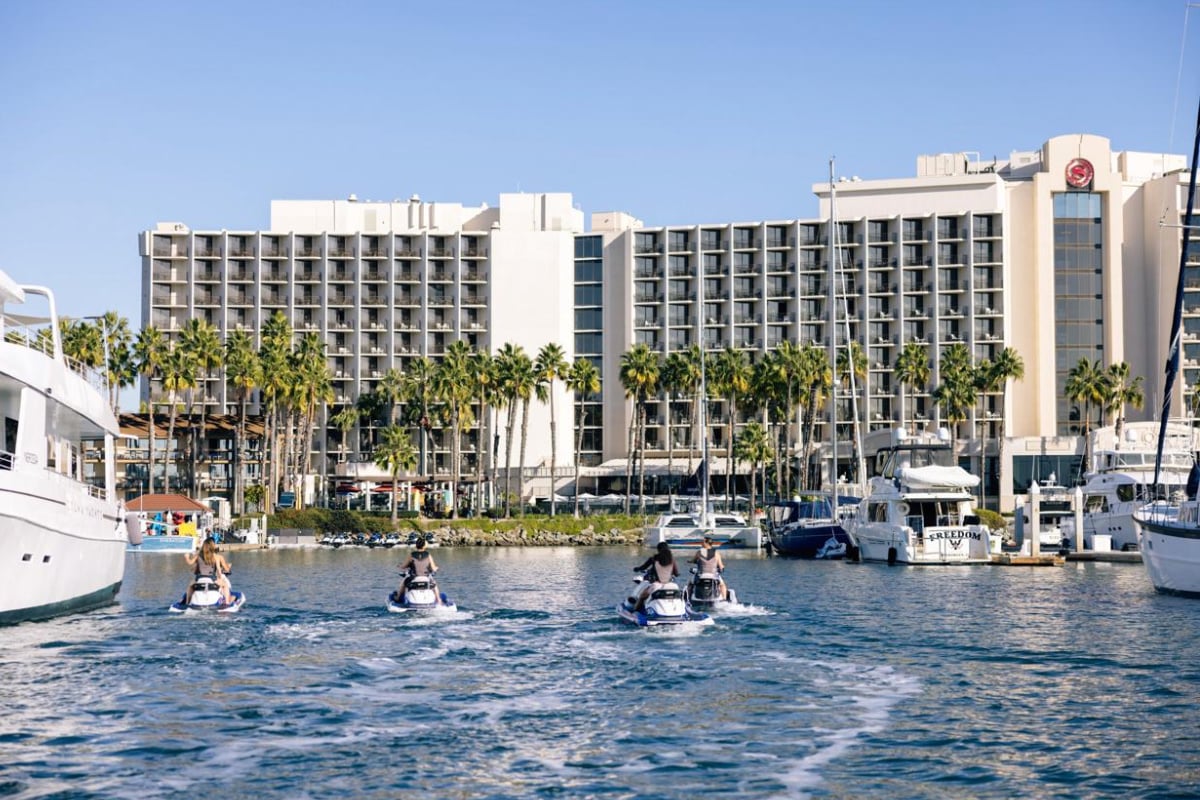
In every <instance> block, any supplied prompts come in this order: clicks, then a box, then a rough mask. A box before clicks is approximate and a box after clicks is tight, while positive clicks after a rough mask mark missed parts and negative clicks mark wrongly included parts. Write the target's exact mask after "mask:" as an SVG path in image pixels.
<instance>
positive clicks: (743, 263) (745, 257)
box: [733, 253, 754, 272]
mask: <svg viewBox="0 0 1200 800" xmlns="http://www.w3.org/2000/svg"><path fill="white" fill-rule="evenodd" d="M733 269H734V272H753V271H754V254H753V253H734V254H733Z"/></svg>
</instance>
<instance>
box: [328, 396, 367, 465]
mask: <svg viewBox="0 0 1200 800" xmlns="http://www.w3.org/2000/svg"><path fill="white" fill-rule="evenodd" d="M361 413H362V412H360V411H359V410H358V408H357V407H356V406H342V407H341V408H340V409H338V410H337V411H335V412H334V413H333V415H332V416H330V418H329V421H330V422H331V423H333V426H334V427H335V428H337V429H338V430H339V431H341V432H342V444H341V447H340V448H339V450H340V451H341V455H342V460H343V461H345V460H346V434H347V433H349V432H350V429H351V428H353V427H354V426H355V425H356V424H358V417H359V415H360V414H361Z"/></svg>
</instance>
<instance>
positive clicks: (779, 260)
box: [767, 250, 787, 272]
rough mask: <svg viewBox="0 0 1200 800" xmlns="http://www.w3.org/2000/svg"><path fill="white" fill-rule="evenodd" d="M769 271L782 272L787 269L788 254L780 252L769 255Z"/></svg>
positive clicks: (775, 251) (774, 251)
mask: <svg viewBox="0 0 1200 800" xmlns="http://www.w3.org/2000/svg"><path fill="white" fill-rule="evenodd" d="M767 269H769V270H770V271H771V272H782V271H783V270H785V269H787V253H783V252H780V251H779V250H773V251H771V252H770V253H767Z"/></svg>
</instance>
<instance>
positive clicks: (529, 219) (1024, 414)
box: [140, 135, 1200, 509]
mask: <svg viewBox="0 0 1200 800" xmlns="http://www.w3.org/2000/svg"><path fill="white" fill-rule="evenodd" d="M1185 170H1186V159H1185V158H1184V157H1183V156H1178V155H1162V154H1149V153H1134V152H1113V151H1112V149H1111V146H1110V143H1109V141H1108V140H1107V139H1104V138H1102V137H1098V136H1091V135H1070V136H1060V137H1056V138H1053V139H1050V140H1049V141H1047V142H1046V143H1045V144H1044V145H1043V146H1042V147H1041V149H1040V150H1035V151H1029V152H1017V153H1013V154H1012V155H1011V157H1010V158H1009V159H1008V160H1005V161H983V160H981V159H979V158H978V157H973V156H972V155H970V154H965V153H958V154H942V155H936V156H922V157H920V158H918V160H917V170H916V175H915V176H913V177H910V178H900V179H881V180H860V179H858V178H852V179H848V180H847V179H839V180H837V181H835V182H834V183H833V184H832V185H831V184H829V183H820V184H816V185H814V186H813V191H814V194H815V195H816V197H817V199H818V213H817V215H816V217H815V218H807V219H804V218H801V219H781V220H766V221H758V222H725V223H713V224H691V225H678V226H676V225H671V226H665V227H646V226H645V225H643V223H641V222H640V221H639V220H637V219H635V218H633V217H631V216H629V215H628V214H624V213H619V212H603V213H594V214H592V216H591V225H590V228H588V229H585V226H584V217H583V213H582V212H581V211H579V210H577V209H575V208H574V207H573V206H572V201H571V196H570V195H567V194H505V195H501V197H500V202H499V205H498V206H497V207H496V208H488V207H486V206H480V207H475V208H470V207H464V206H462V205H458V204H448V203H427V202H422V201H420V200H419V199H418V198H416V197H413V198H412V199H410V200H408V201H393V202H373V201H357V200H356V199H355V198H353V197H351V198H350V199H348V200H338V201H276V202H273V203H272V206H271V225H270V228H269V229H268V230H265V231H192V230H189V229H188V228H187V227H186V226H185V225H182V224H177V223H160V224H159V225H158V226H157V227H156V228H155V229H154V230H150V231H146V232H144V233H143V234H142V236H141V241H140V249H141V256H142V276H143V304H142V312H143V324H146V325H150V324H152V325H155V326H157V327H159V328H160V329H162V330H163V331H165V332H167V333H168V334H177V333H178V331H179V330H180V328H181V326H182V324H183V322H185V321H186V320H187V319H189V318H190V317H193V316H197V317H202V318H204V319H206V320H208V321H209V322H210V323H212V324H213V325H214V326H215V327H216V328H217V329H218V330H219V331H220V332H221V333H222V335H225V334H227V333H228V332H230V331H233V330H235V329H237V328H239V327H240V328H244V329H246V330H248V331H251V332H257V330H258V329H259V327H260V326H261V325H262V323H263V322H264V321H265V319H266V318H267V317H268V316H270V315H271V314H272V313H274V312H275V311H277V310H278V311H281V312H283V313H284V314H286V315H287V317H288V318H289V319H290V320H291V322H292V324H293V325H294V327H295V328H296V330H297V332H304V331H310V330H311V331H316V332H319V333H320V334H321V336H322V337H323V339H324V341H325V342H326V345H327V351H328V353H329V358H330V366H331V369H332V371H333V375H334V389H335V394H336V396H337V398H336V401H335V405H342V404H346V403H352V402H354V400H355V398H356V397H357V396H358V395H359V394H360V393H362V392H365V391H368V390H370V389H372V388H374V387H375V386H377V385H378V382H379V380H380V379H381V377H382V376H383V374H384V373H386V372H387V370H389V369H392V368H396V369H400V370H404V369H405V365H406V363H408V362H409V361H410V360H411V359H413V358H416V357H417V356H418V355H427V356H429V357H431V358H435V359H436V358H437V357H438V356H439V355H440V354H441V353H442V352H443V351H444V350H445V347H446V346H447V344H449V343H450V342H452V341H454V340H455V339H459V338H461V339H464V340H466V341H467V342H468V343H470V344H471V345H473V346H475V347H477V348H479V349H484V350H487V351H489V352H492V353H495V352H496V351H497V350H499V349H500V348H501V347H502V346H503V345H505V344H506V343H512V344H518V345H520V346H522V347H523V348H524V349H525V351H526V352H527V353H528V354H529V355H530V356H531V357H532V356H535V355H536V353H537V351H538V350H539V349H540V348H541V347H542V346H543V345H545V344H547V343H550V342H557V343H558V344H560V345H561V346H562V347H563V348H564V350H565V351H566V354H567V357H568V360H574V359H575V358H576V357H581V358H582V357H586V358H590V359H592V360H593V361H594V362H595V363H596V364H597V366H598V367H599V368H600V371H601V376H602V380H603V385H604V387H605V390H604V391H602V392H601V393H600V395H598V396H596V397H592V398H589V399H588V405H587V408H586V411H587V413H586V414H585V424H584V429H583V442H584V447H583V453H584V455H583V459H582V461H583V463H584V464H585V465H587V467H588V469H587V472H586V474H588V475H589V476H590V477H592V478H598V477H599V476H601V475H605V474H609V475H616V474H622V475H623V473H624V467H623V460H624V458H625V457H626V455H627V453H626V449H627V431H628V424H629V419H630V415H631V413H632V405H631V403H630V402H629V401H628V400H627V399H626V398H625V397H624V392H623V391H622V389H621V384H620V379H619V370H620V360H621V356H622V354H623V353H625V352H626V351H627V350H628V349H629V348H630V347H632V346H633V345H634V344H638V343H645V344H647V345H648V346H650V347H651V348H652V349H654V350H656V351H658V352H661V353H663V354H667V353H670V352H672V351H676V350H682V349H685V348H688V347H690V346H691V345H693V344H701V343H702V344H703V346H704V347H705V348H706V349H708V350H710V351H715V350H722V349H724V348H726V347H733V348H738V349H742V350H744V351H746V352H747V354H748V355H749V356H750V358H751V359H752V360H753V359H756V358H758V357H760V356H761V355H762V354H763V353H765V352H766V351H768V350H770V349H772V348H774V347H776V346H777V345H778V344H779V343H780V342H783V341H791V342H794V343H797V344H799V345H805V344H810V343H814V344H818V345H820V346H823V347H830V342H831V334H832V333H833V332H834V331H835V330H836V331H837V336H838V338H839V339H840V340H844V337H845V335H846V333H845V332H846V331H848V332H849V336H850V337H851V338H852V339H854V340H855V341H857V342H858V343H859V344H860V346H861V347H862V349H863V352H864V353H865V354H866V355H867V359H868V372H867V377H866V380H865V381H863V382H862V383H861V385H859V386H857V396H856V398H855V399H856V406H857V409H858V411H859V417H860V419H861V421H862V423H863V424H864V426H865V428H866V429H867V430H869V431H876V430H883V429H889V428H892V427H895V426H897V425H900V424H904V425H913V424H916V425H928V426H930V427H935V426H941V425H943V424H944V422H943V420H942V419H941V416H940V411H939V409H938V408H937V406H936V404H935V403H934V402H933V398H932V392H933V388H934V387H935V386H937V385H938V383H939V380H940V373H939V370H940V366H941V365H940V361H941V353H942V352H943V351H944V350H945V348H946V347H947V346H949V345H951V344H953V343H959V342H961V343H962V344H963V345H965V346H966V347H967V348H968V349H969V352H970V353H971V354H972V356H973V358H974V359H976V360H982V359H991V358H994V357H995V356H996V355H997V354H998V353H999V352H1000V351H1001V350H1003V349H1004V348H1005V347H1011V348H1013V349H1015V350H1016V351H1017V353H1019V355H1020V356H1021V358H1022V360H1023V362H1024V369H1025V372H1024V377H1023V378H1022V379H1021V380H1018V381H1013V382H1011V383H1010V385H1009V388H1008V391H1007V393H1006V394H1002V393H1000V392H995V393H989V394H987V395H985V396H984V397H983V398H982V400H981V402H980V403H977V404H976V407H975V409H973V410H972V412H971V417H970V419H969V420H967V421H966V422H964V423H963V424H962V425H960V426H959V433H958V437H957V445H958V447H959V448H960V454H961V456H962V457H963V458H964V459H965V458H972V457H974V458H976V459H977V457H978V447H979V442H980V441H986V442H990V443H991V444H989V445H988V447H989V448H991V449H990V450H989V455H991V456H995V455H996V454H997V453H996V450H995V441H996V437H997V436H998V435H999V434H1000V432H1001V430H1003V433H1004V436H1005V437H1006V438H1005V447H1004V452H1003V454H1002V456H1001V459H1002V460H999V461H998V462H997V461H996V460H995V459H993V461H991V462H989V464H991V466H989V468H988V470H987V472H988V475H987V478H986V484H987V486H986V495H987V496H988V497H989V498H991V499H990V501H989V504H990V505H992V506H995V505H996V503H997V502H999V507H1000V508H1001V509H1011V508H1012V505H1013V502H1014V494H1015V493H1020V492H1023V491H1024V490H1025V488H1026V487H1027V486H1028V484H1029V481H1030V480H1032V479H1039V480H1042V479H1045V477H1046V476H1047V475H1048V473H1049V472H1051V471H1055V472H1057V474H1058V476H1059V477H1060V479H1064V481H1065V476H1068V475H1072V476H1073V475H1074V473H1075V471H1076V470H1078V468H1079V466H1078V464H1079V458H1080V455H1081V454H1082V452H1083V444H1082V439H1081V437H1080V436H1079V434H1080V433H1081V431H1080V428H1081V422H1080V409H1078V408H1076V407H1074V406H1073V404H1072V403H1070V401H1068V400H1067V399H1066V397H1065V392H1064V384H1065V381H1066V378H1067V374H1068V372H1069V371H1070V370H1071V368H1072V367H1074V366H1075V365H1076V363H1078V361H1079V360H1080V359H1084V358H1085V359H1088V360H1090V361H1099V362H1100V364H1101V365H1102V366H1106V365H1108V364H1111V363H1115V362H1118V361H1126V362H1128V363H1129V364H1130V366H1131V373H1132V375H1134V376H1142V377H1143V378H1144V379H1145V393H1146V406H1145V410H1144V411H1142V412H1138V411H1136V410H1133V409H1129V410H1128V415H1129V417H1130V418H1131V419H1138V418H1143V419H1144V418H1151V417H1153V416H1154V414H1155V410H1156V409H1157V408H1158V406H1159V405H1160V404H1161V386H1162V376H1161V365H1162V363H1163V362H1164V360H1165V354H1166V338H1167V322H1168V321H1169V318H1170V309H1171V306H1172V303H1173V297H1174V286H1175V278H1176V276H1177V274H1178V273H1177V270H1178V265H1179V262H1180V229H1179V227H1178V224H1179V220H1180V219H1181V217H1182V214H1183V209H1184V203H1185V200H1186V197H1185V196H1184V195H1185V194H1186V187H1187V173H1186V171H1185ZM1188 285H1189V287H1192V286H1194V287H1195V289H1194V295H1195V296H1194V298H1191V297H1189V300H1188V302H1187V308H1188V311H1187V314H1186V318H1185V331H1186V332H1185V341H1186V346H1185V354H1184V360H1185V361H1184V363H1185V373H1184V380H1183V381H1182V382H1181V384H1177V386H1179V392H1180V395H1179V396H1178V397H1177V398H1176V402H1175V406H1174V407H1175V409H1177V410H1180V415H1181V416H1182V414H1183V412H1182V410H1181V409H1183V408H1185V405H1184V401H1185V393H1187V394H1188V395H1190V392H1191V390H1192V388H1191V387H1193V386H1194V385H1195V383H1196V381H1197V380H1198V379H1200V272H1198V274H1197V278H1196V280H1195V281H1194V282H1193V281H1191V280H1189V283H1188ZM835 317H836V319H837V321H836V322H835ZM909 342H915V343H917V344H919V345H920V346H922V347H925V348H927V350H928V353H929V358H930V365H931V379H930V381H929V383H928V385H927V386H925V387H923V388H918V389H916V390H915V391H912V390H909V389H904V388H902V387H901V386H900V384H899V382H898V381H897V380H896V377H895V361H896V357H897V355H898V354H899V353H900V351H901V349H902V348H903V347H904V346H905V345H906V344H907V343H909ZM555 391H556V393H557V394H556V402H555V404H556V407H557V409H559V419H560V421H561V420H563V419H566V416H567V414H566V412H565V410H566V409H570V408H571V405H570V403H571V401H572V398H571V397H570V396H569V395H568V394H567V393H566V392H565V389H563V387H562V384H561V383H559V384H557V385H556V388H555ZM142 392H143V399H146V398H148V397H149V396H151V395H153V396H155V397H160V396H161V394H162V392H161V387H160V386H159V385H157V384H156V383H155V382H150V383H148V384H145V385H144V386H143V388H142ZM203 396H204V398H205V401H206V402H208V403H209V404H211V406H213V407H214V408H215V409H217V410H222V411H226V410H232V409H233V403H234V397H233V396H232V393H231V392H230V391H229V390H228V389H227V388H226V387H224V386H222V385H220V381H219V380H217V379H215V378H213V379H210V380H209V381H207V382H206V384H205V386H204V388H203ZM681 405H682V404H681ZM681 405H673V406H672V409H671V410H672V412H673V418H672V420H671V423H672V424H670V425H668V417H667V410H668V409H667V404H666V402H665V401H664V400H662V399H657V400H654V401H652V402H651V403H650V407H649V410H648V416H649V426H648V432H647V444H648V448H649V451H650V452H649V453H648V455H649V457H650V458H652V459H665V458H666V456H667V455H668V447H669V443H668V440H667V436H668V429H670V431H671V437H672V439H674V445H675V447H676V448H680V449H678V450H674V455H675V460H676V463H677V465H680V467H682V464H683V463H684V461H685V460H686V456H685V455H684V449H685V448H687V447H689V446H692V445H694V444H695V442H696V438H695V437H694V436H693V435H692V432H691V431H690V430H688V429H687V424H686V419H685V418H684V415H682V414H681V412H680V408H681ZM839 405H842V406H844V407H843V409H842V410H841V411H840V412H839V414H838V419H839V421H844V420H848V418H849V409H850V404H849V402H848V398H844V397H843V398H841V399H840V400H839ZM723 413H725V410H724V409H723V407H722V405H721V404H719V403H718V404H714V406H713V414H712V416H714V417H715V418H716V420H720V419H721V415H722V414H723ZM1093 416H1094V415H1093ZM739 417H740V419H739V422H743V421H745V418H744V415H742V414H741V413H739ZM327 421H328V413H326V415H325V416H324V417H323V418H322V422H325V423H327ZM1001 425H1003V428H1001ZM566 427H568V426H565V425H564V426H560V430H562V429H563V428H566ZM840 427H841V426H840V425H839V428H840ZM847 430H848V429H847ZM528 431H529V443H528V457H527V459H526V463H527V466H529V467H530V469H528V470H527V475H526V478H527V481H526V489H525V493H526V495H527V496H528V495H530V494H534V495H539V494H540V495H541V496H545V495H546V494H548V492H549V488H550V476H549V474H548V465H549V463H550V452H549V450H550V436H549V420H548V410H547V408H546V407H545V406H544V405H542V404H539V403H534V404H533V407H532V408H531V419H530V423H529V428H528ZM829 433H830V432H829V431H828V430H827V425H826V424H825V423H822V424H821V425H820V426H819V427H818V431H817V439H818V440H820V441H826V440H827V439H828V438H829ZM722 435H723V431H722V430H714V432H713V438H714V440H713V442H712V445H713V446H714V447H715V448H722V447H723V444H724V443H723V441H722V440H721V436H722ZM845 435H846V433H843V432H839V436H845ZM571 438H572V437H567V436H564V435H560V436H559V437H558V440H559V441H558V453H557V463H558V466H559V476H558V477H556V478H555V485H559V486H561V485H562V482H563V481H565V480H567V479H568V476H570V475H571V474H572V473H573V469H572V467H571V464H572V462H573V460H574V453H573V442H572V441H571ZM468 439H469V441H470V443H469V444H467V445H466V450H465V456H466V457H465V459H464V465H463V473H464V474H465V475H468V476H469V475H472V474H474V469H475V467H474V464H475V462H474V460H473V459H475V458H477V457H478V453H479V452H480V449H481V445H480V443H479V441H478V432H477V431H476V432H473V433H472V434H470V435H469V436H468ZM340 442H341V436H340V432H338V431H336V430H328V431H327V433H326V434H325V435H324V436H321V437H318V441H317V442H315V443H314V444H315V447H316V450H317V453H316V455H317V456H318V457H317V458H316V459H315V463H316V464H317V465H318V466H317V470H318V471H319V472H320V473H321V474H322V475H324V476H326V477H328V478H330V479H332V478H333V477H334V476H344V477H359V478H364V479H382V478H383V474H382V471H381V470H379V468H378V467H376V466H374V465H373V464H371V462H370V459H369V456H370V451H369V438H368V437H366V436H363V435H360V436H358V437H352V439H351V442H352V444H353V443H354V442H357V446H352V447H351V450H352V451H353V456H354V458H352V459H351V460H350V461H349V462H347V463H343V464H340V465H339V464H338V459H337V454H338V450H339V447H340ZM482 447H483V448H484V449H490V448H487V447H486V443H485V444H484V445H483V446H482ZM434 449H435V457H434V460H433V462H432V463H431V464H430V466H429V468H428V470H427V473H428V474H430V475H432V476H433V477H434V478H435V479H439V478H444V477H448V476H447V470H448V467H449V444H448V442H446V441H445V438H444V434H441V435H439V436H438V437H437V441H436V442H435V448H434ZM821 457H822V458H823V459H824V460H825V463H824V466H823V471H824V473H825V474H826V479H827V480H828V476H829V474H830V473H831V470H832V465H831V464H830V463H828V457H829V454H828V452H827V451H826V452H825V453H824V454H823V455H822V456H821ZM842 457H843V460H842V461H840V462H839V466H838V471H839V473H841V472H844V471H845V470H846V469H847V468H848V466H849V459H848V457H847V454H845V453H843V454H842ZM714 461H716V460H714ZM501 463H502V462H501ZM974 463H975V464H976V465H977V464H978V462H977V461H976V462H974ZM513 464H514V466H515V464H516V458H515V457H514V459H513ZM714 466H719V465H717V464H716V463H714ZM678 471H679V470H678V469H677V472H678ZM318 486H320V483H318ZM587 486H588V483H587V481H585V483H584V488H587ZM997 498H998V501H997Z"/></svg>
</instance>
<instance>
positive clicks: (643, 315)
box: [634, 306, 658, 328]
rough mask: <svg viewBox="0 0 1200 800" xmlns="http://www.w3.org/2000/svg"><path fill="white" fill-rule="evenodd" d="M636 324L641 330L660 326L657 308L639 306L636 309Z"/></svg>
mask: <svg viewBox="0 0 1200 800" xmlns="http://www.w3.org/2000/svg"><path fill="white" fill-rule="evenodd" d="M634 319H635V321H636V322H635V324H636V325H637V327H639V328H649V327H653V326H655V325H657V324H658V307H657V306H638V307H637V308H635V309H634Z"/></svg>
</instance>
